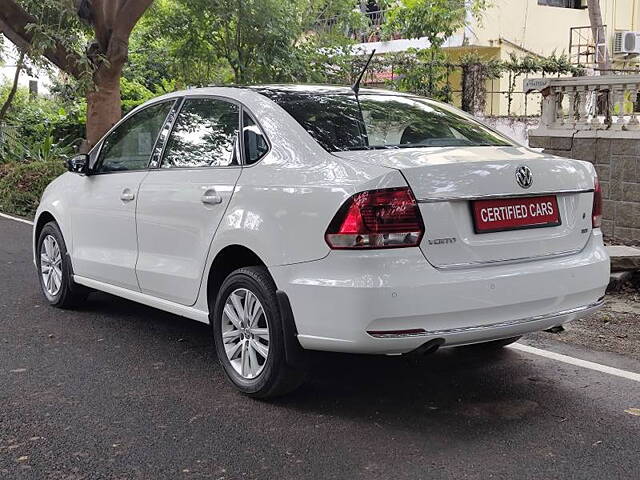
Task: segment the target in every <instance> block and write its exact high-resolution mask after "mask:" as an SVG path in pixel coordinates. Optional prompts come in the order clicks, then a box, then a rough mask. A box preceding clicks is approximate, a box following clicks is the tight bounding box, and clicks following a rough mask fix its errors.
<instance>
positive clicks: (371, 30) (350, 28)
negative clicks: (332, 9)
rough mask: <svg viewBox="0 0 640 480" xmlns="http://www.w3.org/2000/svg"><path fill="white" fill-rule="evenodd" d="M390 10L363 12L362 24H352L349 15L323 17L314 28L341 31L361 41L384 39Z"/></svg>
mask: <svg viewBox="0 0 640 480" xmlns="http://www.w3.org/2000/svg"><path fill="white" fill-rule="evenodd" d="M388 11H389V10H376V11H373V12H365V13H362V21H361V22H359V23H360V25H350V19H349V18H348V17H342V16H340V17H329V18H322V19H320V20H318V22H316V24H315V26H314V28H313V29H314V31H316V32H322V33H330V34H331V33H340V34H342V35H345V36H347V37H348V38H351V39H352V40H355V41H356V42H359V43H370V42H379V41H380V40H382V26H383V24H384V21H385V18H386V15H387V13H388Z"/></svg>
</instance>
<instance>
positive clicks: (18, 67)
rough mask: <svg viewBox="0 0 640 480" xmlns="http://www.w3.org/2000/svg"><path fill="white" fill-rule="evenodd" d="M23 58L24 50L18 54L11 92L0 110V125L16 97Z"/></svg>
mask: <svg viewBox="0 0 640 480" xmlns="http://www.w3.org/2000/svg"><path fill="white" fill-rule="evenodd" d="M24 57H25V53H24V50H22V51H21V52H20V58H18V63H17V64H16V72H15V74H14V76H13V84H12V85H11V91H10V92H9V95H8V96H7V99H6V100H5V102H4V104H3V105H2V108H0V124H2V120H4V117H5V115H6V114H7V112H8V111H9V107H10V106H11V103H12V102H13V97H15V96H16V93H17V91H18V81H19V80H20V73H22V67H24Z"/></svg>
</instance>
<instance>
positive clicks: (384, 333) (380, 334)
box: [367, 328, 427, 338]
mask: <svg viewBox="0 0 640 480" xmlns="http://www.w3.org/2000/svg"><path fill="white" fill-rule="evenodd" d="M367 333H368V334H369V335H371V336H372V337H376V338H394V337H416V336H422V335H424V334H425V333H427V331H426V330H425V329H424V328H412V329H410V330H368V331H367Z"/></svg>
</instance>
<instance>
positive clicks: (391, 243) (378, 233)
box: [325, 187, 424, 249]
mask: <svg viewBox="0 0 640 480" xmlns="http://www.w3.org/2000/svg"><path fill="white" fill-rule="evenodd" d="M422 235H424V224H423V223H422V216H421V215H420V210H419V209H418V202H416V199H415V197H414V196H413V193H412V192H411V189H410V188H408V187H402V188H385V189H381V190H369V191H366V192H360V193H356V194H355V195H353V196H352V197H351V198H349V199H348V200H347V201H346V202H345V203H344V204H343V205H342V207H340V209H339V210H338V213H336V215H335V217H334V218H333V220H332V221H331V223H330V224H329V228H327V232H326V234H325V240H326V242H327V244H328V245H329V246H330V247H331V248H332V249H365V248H399V247H415V246H418V245H419V244H420V240H421V239H422Z"/></svg>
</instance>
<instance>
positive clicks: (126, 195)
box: [120, 188, 136, 202]
mask: <svg viewBox="0 0 640 480" xmlns="http://www.w3.org/2000/svg"><path fill="white" fill-rule="evenodd" d="M134 198H136V196H135V194H134V193H133V192H132V191H131V190H129V189H128V188H125V189H124V190H123V191H122V193H121V194H120V200H122V201H123V202H130V201H131V200H133V199H134Z"/></svg>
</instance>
